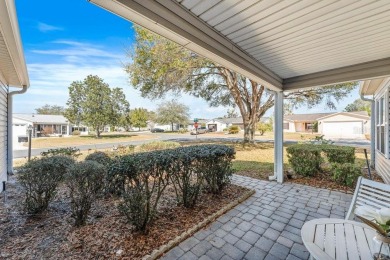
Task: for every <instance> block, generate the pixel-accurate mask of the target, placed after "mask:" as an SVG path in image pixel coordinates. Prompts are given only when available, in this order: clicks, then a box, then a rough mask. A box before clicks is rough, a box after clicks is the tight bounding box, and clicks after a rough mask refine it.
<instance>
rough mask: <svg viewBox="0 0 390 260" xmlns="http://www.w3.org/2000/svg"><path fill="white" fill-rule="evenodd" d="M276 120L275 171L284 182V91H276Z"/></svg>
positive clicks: (280, 181) (277, 176)
mask: <svg viewBox="0 0 390 260" xmlns="http://www.w3.org/2000/svg"><path fill="white" fill-rule="evenodd" d="M274 120H275V122H274V153H275V161H274V173H275V176H276V180H277V182H279V183H282V182H283V92H282V91H280V92H276V93H275V119H274Z"/></svg>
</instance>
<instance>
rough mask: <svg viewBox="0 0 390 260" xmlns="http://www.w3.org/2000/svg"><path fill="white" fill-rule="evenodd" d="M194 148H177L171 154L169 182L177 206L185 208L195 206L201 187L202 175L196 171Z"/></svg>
mask: <svg viewBox="0 0 390 260" xmlns="http://www.w3.org/2000/svg"><path fill="white" fill-rule="evenodd" d="M196 150H197V149H194V147H191V146H190V147H182V148H177V149H175V150H174V151H172V152H171V157H172V159H171V164H172V170H171V174H170V177H171V180H172V183H173V185H174V187H175V192H176V198H177V201H178V202H179V204H183V206H184V207H186V208H191V207H193V206H195V204H196V202H197V200H198V197H199V194H200V192H201V189H202V186H203V182H204V179H203V174H202V172H201V171H199V170H198V169H197V166H198V163H197V162H196V159H195V158H196V157H197V156H196V155H197V154H196V153H197V151H196Z"/></svg>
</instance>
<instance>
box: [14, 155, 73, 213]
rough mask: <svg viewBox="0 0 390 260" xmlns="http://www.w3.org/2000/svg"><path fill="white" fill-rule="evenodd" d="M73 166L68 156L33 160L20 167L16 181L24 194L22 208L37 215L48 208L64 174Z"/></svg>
mask: <svg viewBox="0 0 390 260" xmlns="http://www.w3.org/2000/svg"><path fill="white" fill-rule="evenodd" d="M73 164H74V160H73V159H72V158H71V157H69V156H51V157H42V158H40V159H33V160H31V161H30V162H28V163H26V164H25V165H23V166H22V167H20V169H19V171H18V176H17V178H18V181H19V183H20V185H21V186H22V189H23V192H24V203H23V205H24V208H25V210H26V211H27V212H28V213H31V214H37V213H40V212H42V211H44V210H45V209H47V207H48V206H49V203H50V201H52V199H53V198H54V196H55V194H56V191H57V187H58V185H59V184H60V182H61V181H63V177H64V174H65V173H66V171H67V170H68V168H69V167H71V166H72V165H73Z"/></svg>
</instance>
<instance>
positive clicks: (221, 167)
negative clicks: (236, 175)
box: [196, 145, 236, 194]
mask: <svg viewBox="0 0 390 260" xmlns="http://www.w3.org/2000/svg"><path fill="white" fill-rule="evenodd" d="M197 149H199V153H198V154H199V156H197V161H196V163H197V169H196V171H197V172H202V174H203V176H204V179H205V180H206V184H207V185H206V188H207V189H208V190H209V191H210V192H211V193H213V194H221V192H222V190H223V189H224V188H225V186H226V185H228V184H229V183H230V179H231V176H232V174H233V169H232V160H233V159H234V156H235V154H236V152H235V150H234V148H233V147H230V146H226V145H202V146H198V148H197Z"/></svg>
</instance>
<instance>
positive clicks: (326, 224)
mask: <svg viewBox="0 0 390 260" xmlns="http://www.w3.org/2000/svg"><path fill="white" fill-rule="evenodd" d="M375 233H376V232H375V230H373V229H372V228H370V227H369V226H367V225H365V224H363V223H360V222H355V221H351V220H344V219H331V218H321V219H313V220H310V221H308V222H306V223H305V224H304V225H303V227H302V230H301V235H302V240H303V244H304V245H305V246H306V248H307V250H308V251H309V253H310V254H311V258H314V259H318V260H327V259H329V260H330V259H340V260H341V259H342V260H346V259H353V260H357V259H362V260H369V259H374V258H373V241H372V239H373V237H374V236H375Z"/></svg>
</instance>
